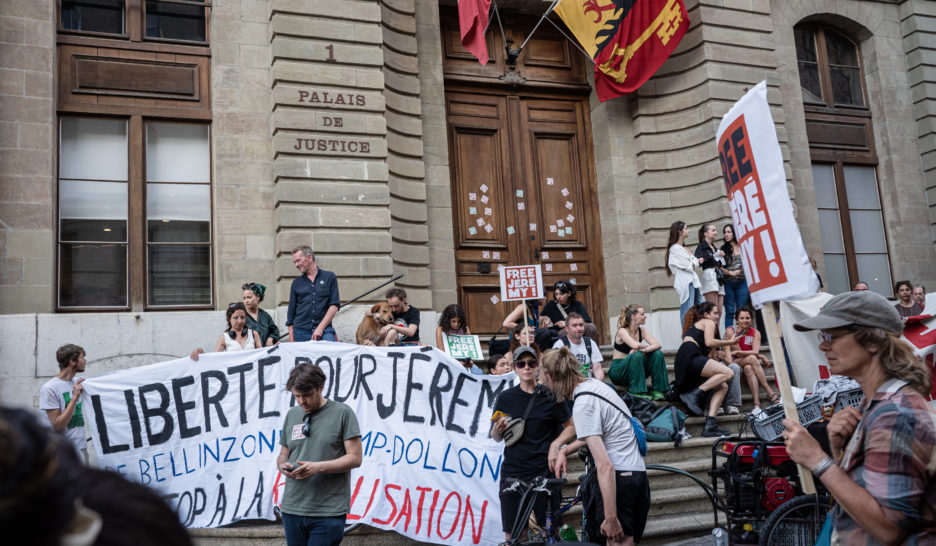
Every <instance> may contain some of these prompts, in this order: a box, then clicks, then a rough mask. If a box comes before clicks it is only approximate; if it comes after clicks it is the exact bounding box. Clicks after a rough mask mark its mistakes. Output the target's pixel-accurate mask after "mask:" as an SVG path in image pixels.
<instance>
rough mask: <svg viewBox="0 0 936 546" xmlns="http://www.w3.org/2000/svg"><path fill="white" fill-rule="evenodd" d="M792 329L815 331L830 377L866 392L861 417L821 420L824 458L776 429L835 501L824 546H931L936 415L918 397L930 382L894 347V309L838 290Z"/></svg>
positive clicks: (935, 511) (872, 296) (801, 439)
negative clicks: (845, 379)
mask: <svg viewBox="0 0 936 546" xmlns="http://www.w3.org/2000/svg"><path fill="white" fill-rule="evenodd" d="M794 328H796V329H797V330H799V331H809V330H818V331H819V342H820V343H819V348H820V349H821V350H822V351H823V352H824V353H825V356H826V359H827V360H828V362H829V367H830V368H831V370H832V373H835V374H839V375H845V376H848V377H851V378H853V379H855V380H857V381H858V383H859V384H860V385H861V389H862V390H863V391H864V394H865V400H864V402H862V404H861V409H858V408H854V407H846V408H844V409H842V410H840V411H839V412H837V413H836V414H835V415H834V416H833V417H832V420H831V421H829V425H828V428H827V432H828V435H829V445H830V447H831V450H832V457H829V456H827V455H826V453H825V452H824V451H822V448H820V447H819V444H818V442H816V440H815V439H813V437H812V436H810V434H809V433H808V432H807V431H806V429H804V428H803V427H802V426H800V425H794V424H793V423H792V422H791V421H789V420H787V419H785V420H784V421H783V425H784V426H785V427H786V430H785V431H784V432H783V437H784V438H785V441H786V446H787V451H788V452H789V454H790V457H791V458H792V459H793V460H794V461H796V462H797V463H799V464H801V465H803V466H805V467H806V468H808V469H810V470H811V471H812V473H813V474H814V475H815V476H816V477H817V478H819V479H820V480H821V481H822V483H823V485H825V487H826V488H827V489H828V490H829V492H830V493H831V494H832V496H833V497H834V498H835V501H836V506H835V508H834V509H833V512H832V518H833V519H832V529H833V531H832V533H833V535H832V543H833V544H936V476H934V475H936V410H934V409H933V407H932V406H930V405H929V403H928V402H927V401H926V399H925V398H924V397H925V396H927V395H928V394H929V393H930V390H931V389H932V382H931V377H930V372H929V370H928V369H927V368H926V366H924V364H923V363H922V362H920V361H919V360H918V359H917V358H916V356H915V355H914V354H913V349H912V348H911V347H910V345H909V344H907V343H906V342H904V341H903V340H901V339H900V334H901V332H902V330H903V323H902V322H901V320H900V316H899V315H898V314H897V311H896V309H894V306H893V305H892V304H890V303H889V302H888V301H887V300H886V299H885V298H884V297H883V296H881V295H879V294H877V293H875V292H872V291H869V290H868V291H858V292H846V293H844V294H840V295H838V296H836V297H834V298H832V299H831V300H829V301H828V302H827V303H826V304H825V306H824V307H823V308H822V310H821V311H820V312H819V314H818V315H817V316H815V317H812V318H809V319H806V320H804V321H802V322H800V323H798V324H795V325H794ZM833 457H834V458H833Z"/></svg>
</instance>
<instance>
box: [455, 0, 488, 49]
mask: <svg viewBox="0 0 936 546" xmlns="http://www.w3.org/2000/svg"><path fill="white" fill-rule="evenodd" d="M490 8H491V0H458V27H459V30H460V31H461V41H462V46H464V48H465V49H467V50H468V51H470V52H471V53H472V54H473V55H474V56H475V57H477V58H478V61H479V62H480V63H481V64H487V62H488V50H487V42H486V41H485V40H484V31H485V30H487V26H488V17H489V15H488V10H490Z"/></svg>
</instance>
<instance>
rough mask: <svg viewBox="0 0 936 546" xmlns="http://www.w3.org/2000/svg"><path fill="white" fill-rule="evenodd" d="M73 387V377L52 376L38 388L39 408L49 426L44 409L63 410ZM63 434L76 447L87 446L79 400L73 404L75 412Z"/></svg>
mask: <svg viewBox="0 0 936 546" xmlns="http://www.w3.org/2000/svg"><path fill="white" fill-rule="evenodd" d="M74 387H75V380H74V379H72V380H71V381H65V380H64V379H59V378H58V377H53V378H52V379H50V380H48V381H47V382H46V384H45V385H43V386H42V387H41V388H40V389H39V409H40V410H42V413H43V414H45V416H46V422H47V423H49V426H51V425H52V422H51V421H49V414H48V413H47V412H46V410H52V409H57V410H59V411H62V412H64V411H65V407H66V406H68V401H69V400H71V396H72V389H74ZM65 436H66V437H68V439H69V440H71V443H72V444H74V445H75V448H76V449H79V450H81V449H86V448H87V447H88V437H87V435H86V434H85V421H84V415H83V414H82V413H81V402H78V404H77V405H76V406H75V413H73V414H72V418H71V420H70V421H69V422H68V424H67V425H65Z"/></svg>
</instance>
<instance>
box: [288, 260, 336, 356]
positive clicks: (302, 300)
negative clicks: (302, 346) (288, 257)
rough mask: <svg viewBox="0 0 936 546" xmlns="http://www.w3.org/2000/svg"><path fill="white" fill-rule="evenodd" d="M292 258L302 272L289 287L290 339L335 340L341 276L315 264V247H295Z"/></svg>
mask: <svg viewBox="0 0 936 546" xmlns="http://www.w3.org/2000/svg"><path fill="white" fill-rule="evenodd" d="M292 260H293V264H295V266H296V269H298V270H299V273H301V275H299V276H298V277H296V278H295V279H293V282H292V286H291V287H290V289H289V308H288V309H287V311H286V326H287V327H288V328H289V341H309V340H313V341H318V340H324V341H335V340H336V337H335V329H334V328H333V327H332V325H331V321H332V319H333V318H335V313H337V312H338V305H339V299H338V277H336V276H335V274H334V273H332V272H331V271H325V270H324V269H319V268H318V267H317V266H316V265H315V254H314V253H313V252H312V248H311V247H308V246H301V247H299V248H297V249H296V250H294V251H293V254H292Z"/></svg>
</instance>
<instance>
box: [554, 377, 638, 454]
mask: <svg viewBox="0 0 936 546" xmlns="http://www.w3.org/2000/svg"><path fill="white" fill-rule="evenodd" d="M583 392H594V393H596V394H600V395H601V396H603V397H605V398H606V399H607V400H610V403H609V402H606V401H605V400H602V399H601V398H598V397H597V396H592V395H590V394H580V393H583ZM572 397H573V398H572V399H573V400H575V404H574V405H573V406H572V422H573V423H575V434H576V436H577V437H578V439H579V440H584V439H585V438H586V437H588V436H601V441H602V442H604V446H605V450H607V452H608V456H609V457H610V458H611V462H612V463H613V464H614V469H615V470H617V471H627V470H629V471H644V470H646V469H647V467H646V466H645V465H644V460H643V457H641V456H640V451H639V447H638V446H637V437H636V436H635V435H634V427H633V425H631V421H630V418H631V413H630V410H628V409H627V406H626V405H625V404H624V401H623V400H621V397H620V396H618V394H617V393H616V392H614V389H612V388H611V387H609V386H608V385H607V384H606V383H603V382H601V381H599V380H597V379H586V380H585V381H583V382H581V383H579V386H578V387H575V390H574V391H573V392H572ZM611 404H614V405H615V406H616V408H614V407H611ZM617 408H620V409H617ZM620 410H624V413H622V412H621V411H620Z"/></svg>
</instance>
